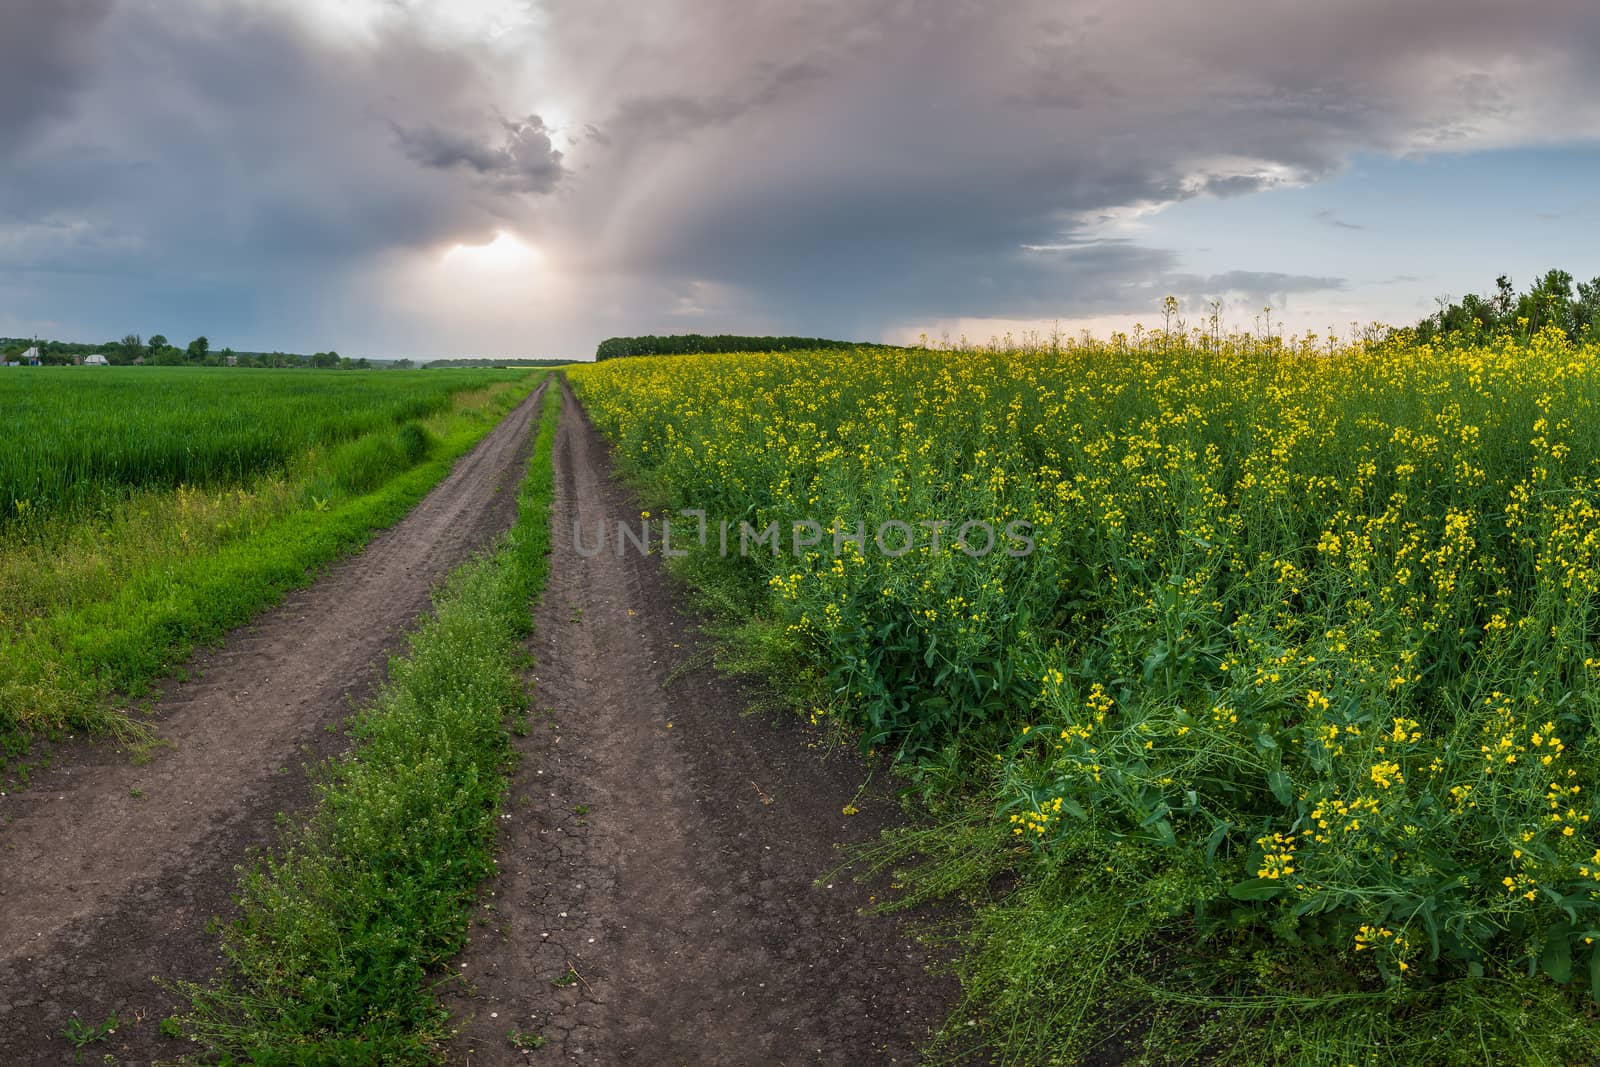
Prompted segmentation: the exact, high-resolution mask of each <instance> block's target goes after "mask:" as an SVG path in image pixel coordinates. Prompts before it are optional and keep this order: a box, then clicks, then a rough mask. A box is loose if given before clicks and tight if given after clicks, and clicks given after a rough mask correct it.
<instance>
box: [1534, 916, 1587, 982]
mask: <svg viewBox="0 0 1600 1067" xmlns="http://www.w3.org/2000/svg"><path fill="white" fill-rule="evenodd" d="M1562 925H1565V924H1562ZM1541 962H1543V964H1544V973H1545V974H1548V975H1549V976H1550V980H1551V981H1553V982H1555V983H1557V984H1558V985H1566V984H1567V983H1568V982H1570V981H1572V941H1571V940H1570V939H1569V938H1568V937H1567V935H1566V933H1565V932H1560V931H1556V930H1552V931H1551V937H1550V939H1549V940H1548V941H1546V942H1545V943H1544V957H1543V959H1542V961H1541ZM1591 969H1592V968H1591Z"/></svg>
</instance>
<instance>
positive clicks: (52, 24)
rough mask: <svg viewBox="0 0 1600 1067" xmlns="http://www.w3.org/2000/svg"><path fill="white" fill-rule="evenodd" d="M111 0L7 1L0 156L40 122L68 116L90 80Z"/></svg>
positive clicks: (0, 22) (0, 35)
mask: <svg viewBox="0 0 1600 1067" xmlns="http://www.w3.org/2000/svg"><path fill="white" fill-rule="evenodd" d="M110 11H111V0H7V4H6V7H5V10H4V11H3V12H0V160H3V159H5V158H6V157H7V156H8V155H10V154H11V153H12V152H13V151H14V150H15V149H16V148H17V147H18V146H19V144H20V143H21V141H22V139H23V138H24V136H25V135H26V134H27V133H28V132H29V130H30V129H31V128H32V127H34V126H35V125H37V124H39V123H42V122H44V121H45V120H47V119H51V118H57V117H60V116H61V115H63V114H66V113H67V112H68V111H69V110H70V109H71V107H72V103H73V98H74V97H75V96H76V94H77V92H78V91H79V90H80V89H81V88H82V87H83V86H84V84H85V83H86V82H87V81H88V80H89V76H90V74H91V72H92V69H93V63H94V61H95V59H96V56H95V48H94V43H93V42H94V31H95V29H96V28H97V27H98V26H99V24H100V23H101V22H102V21H103V20H104V19H105V17H106V16H107V15H108V14H109V13H110Z"/></svg>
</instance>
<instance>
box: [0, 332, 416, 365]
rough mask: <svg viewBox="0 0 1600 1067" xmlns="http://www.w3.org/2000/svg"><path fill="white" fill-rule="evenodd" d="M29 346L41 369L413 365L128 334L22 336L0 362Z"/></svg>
mask: <svg viewBox="0 0 1600 1067" xmlns="http://www.w3.org/2000/svg"><path fill="white" fill-rule="evenodd" d="M31 348H37V349H38V350H39V362H40V363H43V364H45V365H46V366H62V365H70V364H72V363H75V362H77V361H78V360H79V359H82V358H84V357H86V356H91V355H97V354H98V355H102V356H105V357H106V362H108V363H110V364H112V365H114V366H135V365H140V364H146V365H154V366H158V367H235V366H237V367H311V368H316V369H320V370H365V369H368V368H371V367H385V368H389V369H406V368H410V367H414V366H415V365H416V364H415V363H413V362H412V361H411V360H409V359H397V360H392V361H384V362H379V363H373V362H372V361H371V360H370V359H367V358H366V357H364V356H363V357H360V358H357V359H351V358H350V357H349V356H341V355H340V354H339V353H338V352H333V351H328V352H313V353H311V354H309V355H305V354H302V353H299V352H236V351H234V350H233V349H232V348H222V349H215V348H212V347H211V342H210V340H209V339H207V338H206V337H204V336H200V337H196V338H195V339H194V340H193V341H190V342H189V343H188V344H187V345H185V346H184V347H182V348H179V347H178V346H177V345H175V344H172V343H171V342H170V341H168V340H167V338H166V335H164V334H159V333H157V334H151V335H150V338H149V340H146V339H144V338H143V337H141V336H140V335H139V334H136V333H130V334H127V335H126V336H124V337H123V338H122V339H121V340H120V341H109V342H106V343H104V344H83V343H81V342H77V341H39V340H35V339H32V338H26V337H0V362H5V363H15V362H18V361H19V360H20V359H21V357H22V354H23V353H24V352H26V351H28V350H29V349H31Z"/></svg>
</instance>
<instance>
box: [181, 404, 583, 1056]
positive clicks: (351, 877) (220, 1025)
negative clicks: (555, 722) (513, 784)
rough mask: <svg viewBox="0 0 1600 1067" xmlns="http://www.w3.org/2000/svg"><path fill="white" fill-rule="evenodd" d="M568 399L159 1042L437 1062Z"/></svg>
mask: <svg viewBox="0 0 1600 1067" xmlns="http://www.w3.org/2000/svg"><path fill="white" fill-rule="evenodd" d="M560 404H561V391H560V390H559V389H551V390H549V391H548V392H547V394H546V397H545V401H544V407H543V412H542V416H541V419H540V423H539V433H538V438H537V443H536V446H535V450H534V454H533V458H532V461H531V463H530V467H529V473H528V476H527V479H526V481H525V483H524V484H523V487H522V489H521V491H520V493H519V496H518V517H517V521H516V524H515V526H514V527H513V528H512V530H511V531H510V532H509V533H508V534H506V535H505V537H504V538H503V539H502V540H501V542H500V543H499V544H498V546H497V547H496V549H495V550H494V551H493V552H492V553H491V554H488V555H485V556H481V557H479V558H477V559H474V560H472V561H470V562H468V563H465V564H463V565H462V566H461V567H459V568H457V569H456V570H455V571H454V572H453V573H452V574H451V575H450V577H449V579H448V580H447V582H446V583H445V585H444V586H443V588H442V590H441V591H440V592H439V594H438V595H437V596H436V598H435V601H434V605H435V613H434V616H433V617H432V618H430V619H429V620H428V621H426V622H424V623H423V624H422V625H421V626H420V627H419V628H418V630H417V631H416V633H415V634H413V635H412V638H411V641H410V650H409V654H408V655H407V656H406V657H405V658H403V659H396V660H394V661H393V662H392V663H391V664H390V670H389V678H388V681H387V682H386V684H385V685H384V687H383V688H382V690H381V691H380V692H379V693H378V695H377V696H376V697H375V698H374V699H373V700H372V702H371V703H370V704H369V705H367V706H366V707H365V708H364V709H363V710H362V711H361V712H360V713H359V714H358V715H357V716H356V717H355V718H354V720H353V724H352V730H351V733H352V737H353V741H354V747H353V748H352V750H351V751H350V752H349V753H348V754H347V755H345V756H343V757H341V758H338V759H335V760H332V761H329V762H328V763H327V764H326V765H324V767H323V768H322V770H321V773H320V780H319V782H318V784H317V786H316V794H317V799H316V801H315V802H314V804H313V806H312V808H311V810H310V811H309V813H308V814H307V815H306V816H305V817H304V820H303V821H302V822H301V823H300V824H299V825H298V826H296V827H295V828H293V829H291V830H289V831H287V832H286V834H285V837H284V840H283V842H282V844H281V845H280V847H279V848H278V850H277V851H276V852H275V853H274V854H272V855H269V856H266V857H262V858H260V859H258V860H257V861H256V862H255V864H254V865H253V866H252V867H251V868H250V869H249V870H248V871H247V873H246V874H245V875H244V877H243V881H242V883H241V886H240V889H239V893H238V899H239V907H240V915H239V917H238V918H237V919H235V920H234V921H233V922H231V923H230V924H229V925H228V926H227V928H226V929H225V931H224V934H223V952H224V955H225V956H226V958H227V960H228V963H229V967H228V971H229V973H228V974H227V976H226V977H224V978H223V979H221V980H219V981H218V982H216V983H214V984H211V985H200V984H194V983H184V984H182V985H181V986H180V987H179V988H180V989H181V991H182V992H183V993H184V994H185V995H186V996H187V997H188V998H189V999H190V1002H191V1008H190V1010H189V1012H188V1013H186V1014H185V1015H183V1016H182V1017H181V1018H179V1019H177V1020H173V1021H169V1023H168V1024H166V1025H165V1027H164V1029H166V1030H167V1031H169V1032H176V1033H181V1034H182V1035H183V1036H184V1037H186V1038H187V1039H189V1040H190V1041H193V1042H196V1043H197V1044H198V1045H199V1047H200V1051H199V1052H198V1054H197V1057H198V1058H199V1059H200V1060H201V1061H203V1062H217V1063H254V1064H332V1063H338V1064H350V1065H354V1064H386V1065H387V1064H422V1063H430V1062H433V1059H434V1055H433V1047H434V1043H435V1042H436V1041H438V1040H439V1039H441V1038H443V1037H444V1036H445V1025H446V1016H445V1013H444V1011H443V1009H442V1008H441V1007H440V1005H439V1003H438V1001H437V999H436V998H435V997H434V996H433V993H432V990H431V989H430V987H429V985H428V981H427V979H428V975H429V974H430V972H433V971H436V970H437V968H438V967H439V966H440V965H442V964H443V963H444V962H445V961H447V960H448V959H449V958H450V957H451V956H452V955H454V954H455V953H456V952H457V951H458V950H459V949H460V947H461V946H462V945H463V944H464V940H465V936H466V932H467V926H468V920H469V917H470V908H471V904H472V900H473V894H474V891H475V888H476V886H477V884H478V883H479V882H480V881H481V880H482V879H483V878H484V877H486V876H488V875H489V874H490V873H491V872H492V871H493V868H494V860H493V858H492V846H493V841H494V834H495V828H496V823H497V816H498V814H499V804H500V797H501V794H502V791H503V790H504V788H505V785H506V781H507V771H508V768H509V766H510V763H511V760H512V748H511V745H510V740H509V736H508V725H507V721H508V717H510V716H513V715H516V714H518V713H520V712H521V711H523V710H524V709H525V706H526V702H525V697H524V693H523V689H522V682H521V676H520V672H519V667H520V666H521V655H520V651H519V640H520V638H521V637H522V636H524V635H525V634H526V633H528V631H529V629H530V627H531V623H532V613H531V610H530V605H531V602H532V601H533V599H534V598H535V597H536V596H537V595H538V594H539V592H540V590H541V589H542V588H543V586H544V581H545V576H546V573H547V571H548V566H549V561H548V550H549V544H550V519H549V510H550V500H551V494H552V484H553V483H552V476H553V472H552V468H551V452H552V447H553V442H554V438H555V430H556V423H557V419H558V414H559V411H560Z"/></svg>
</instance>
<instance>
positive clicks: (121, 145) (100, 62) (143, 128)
mask: <svg viewBox="0 0 1600 1067" xmlns="http://www.w3.org/2000/svg"><path fill="white" fill-rule="evenodd" d="M67 6H74V5H70V4H69V5H67ZM76 6H79V7H82V6H84V5H81V4H78V5H76ZM100 6H101V8H102V9H103V8H104V7H105V6H106V5H100ZM102 13H103V16H104V17H102V18H100V19H98V20H91V19H88V18H87V17H85V18H82V19H80V20H79V21H78V23H77V26H76V32H78V33H80V34H81V35H82V39H81V40H79V41H78V42H77V43H76V44H75V45H74V46H73V49H72V54H73V55H74V56H76V57H77V58H78V62H79V69H74V70H72V71H71V72H64V73H62V75H61V76H60V77H59V78H57V79H56V81H57V82H58V83H59V84H61V85H63V86H65V85H73V86H76V87H77V88H76V89H75V96H74V97H73V98H72V99H71V102H70V106H67V105H62V106H60V107H58V108H57V109H56V112H57V114H56V117H55V118H54V119H53V120H52V121H48V122H39V121H36V122H35V124H34V126H35V128H34V131H33V136H32V138H31V139H30V141H29V142H28V143H27V144H26V145H25V146H24V147H23V148H22V150H21V151H20V152H18V153H17V154H16V155H15V157H14V158H13V159H12V160H10V161H9V164H8V168H7V175H6V180H5V181H4V182H3V183H0V271H7V270H9V271H12V272H16V271H19V270H28V271H38V270H50V271H60V272H69V273H70V272H94V273H105V272H107V271H114V270H118V269H120V270H123V271H125V272H137V273H139V274H141V275H148V274H155V275H164V276H168V277H170V278H171V279H173V281H174V283H175V284H177V283H180V282H183V281H185V280H195V279H198V278H204V279H207V280H208V281H216V280H218V278H219V277H221V278H223V279H226V278H230V277H231V278H234V279H236V280H237V284H239V285H240V286H245V287H249V286H252V285H256V284H260V285H279V284H281V278H280V277H277V276H275V275H276V274H277V272H284V271H287V272H289V273H290V274H291V275H293V276H294V277H296V278H297V279H302V280H303V279H305V278H308V277H309V278H316V277H318V276H320V277H322V278H323V279H324V280H325V281H326V282H328V283H336V282H338V281H339V280H341V278H343V277H344V276H345V275H346V274H347V273H348V272H351V271H360V270H362V269H363V268H364V266H365V264H366V262H367V261H368V260H369V259H370V257H373V256H380V255H383V254H385V253H387V252H390V251H392V250H395V249H404V248H426V247H439V246H442V245H445V244H448V243H450V242H453V241H457V240H484V239H487V238H488V237H490V236H492V235H493V233H494V231H495V229H497V228H499V227H501V226H507V225H510V226H515V225H518V224H520V223H522V222H525V220H526V219H527V217H528V216H529V213H530V210H531V208H530V205H531V203H533V202H534V201H536V200H537V199H538V198H537V197H530V196H528V195H527V194H530V193H543V192H546V191H548V190H550V189H551V188H553V187H554V185H555V184H556V183H557V181H558V180H559V178H560V176H561V172H562V171H561V154H560V152H558V151H556V150H555V149H554V148H553V147H552V145H551V141H550V136H549V131H548V130H547V129H546V128H545V126H544V124H543V123H542V122H541V121H540V120H539V119H538V118H537V117H534V116H530V117H529V118H527V119H522V120H516V121H508V120H505V119H503V118H500V117H499V115H500V114H501V112H500V109H499V106H498V105H499V101H500V99H501V98H502V97H504V96H505V95H507V94H506V89H505V86H506V84H507V83H509V82H510V81H511V80H512V79H513V78H514V76H515V75H516V73H517V68H518V60H517V59H516V58H515V57H508V56H506V55H504V54H502V53H498V52H496V51H494V50H492V49H488V48H482V49H478V48H464V47H461V46H459V45H458V44H457V43H454V42H451V43H445V42H441V41H440V40H438V39H437V38H435V37H433V36H430V35H429V34H428V33H426V32H424V31H423V29H422V28H421V27H419V26H418V25H416V24H415V23H414V22H413V21H411V20H409V19H407V18H406V17H405V16H404V13H403V11H401V10H400V9H398V8H396V9H393V10H392V12H391V13H390V14H389V15H387V16H382V15H380V16H379V17H378V18H377V19H376V21H375V22H374V23H373V24H372V25H371V26H369V27H367V28H366V29H365V30H364V31H363V32H361V33H359V34H356V33H346V34H334V33H331V32H327V31H326V30H322V29H317V28H315V27H313V26H312V25H311V24H309V23H308V21H307V20H306V19H305V18H304V17H303V16H302V14H301V13H300V12H299V11H298V10H297V9H295V8H293V7H292V6H289V5H286V4H281V3H263V4H258V5H251V6H249V7H244V6H238V5H230V4H219V3H214V2H211V0H177V2H167V0H163V2H161V3H156V2H154V0H123V2H122V3H120V4H118V5H116V6H114V7H112V9H111V10H110V11H109V12H102ZM6 17H7V18H9V15H8V16H6ZM5 28H6V30H8V31H9V29H10V23H9V22H8V23H7V24H6V27H5ZM91 56H93V57H94V61H93V63H91V62H90V60H89V57H91ZM397 130H398V131H404V133H403V134H402V135H401V136H398V137H397V135H396V131H397ZM452 153H453V154H452Z"/></svg>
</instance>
